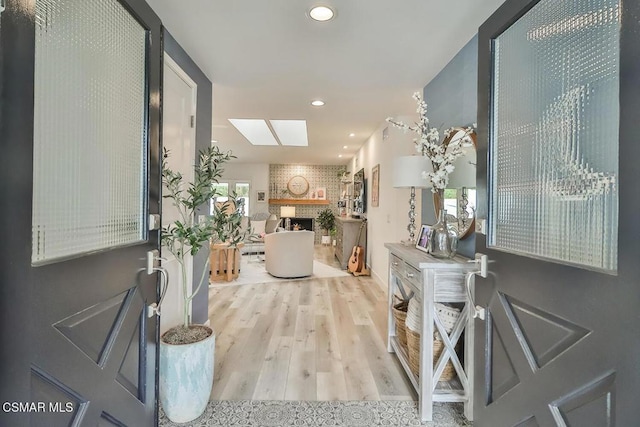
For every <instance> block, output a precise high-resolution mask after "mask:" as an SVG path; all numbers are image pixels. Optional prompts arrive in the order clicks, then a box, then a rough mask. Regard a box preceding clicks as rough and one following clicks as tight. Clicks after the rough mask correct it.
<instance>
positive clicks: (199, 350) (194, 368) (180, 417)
mask: <svg viewBox="0 0 640 427" xmlns="http://www.w3.org/2000/svg"><path fill="white" fill-rule="evenodd" d="M197 327H201V328H206V329H208V330H210V331H211V335H210V336H209V337H208V338H206V339H204V340H202V341H198V342H195V343H191V344H182V345H173V344H167V343H165V342H164V341H162V340H160V366H159V370H160V375H159V377H160V378H159V379H160V384H159V388H160V403H161V404H162V409H163V410H164V413H165V415H166V416H167V418H169V419H170V420H171V421H173V422H174V423H186V422H189V421H193V420H195V419H196V418H198V417H199V416H200V415H202V413H203V412H204V410H205V409H206V408H207V403H209V398H210V395H211V387H212V386H213V370H214V362H215V360H214V359H215V348H216V335H215V334H214V333H213V330H211V328H209V327H208V326H204V325H197Z"/></svg>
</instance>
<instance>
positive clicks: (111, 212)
mask: <svg viewBox="0 0 640 427" xmlns="http://www.w3.org/2000/svg"><path fill="white" fill-rule="evenodd" d="M35 32H36V34H35V36H36V56H35V112H34V115H35V119H34V120H35V124H34V183H33V186H34V188H33V220H32V222H33V242H32V243H33V247H32V262H33V263H35V264H37V263H42V262H49V261H51V260H55V259H60V258H67V257H71V256H77V255H80V254H84V253H87V252H92V251H96V250H100V249H105V248H112V247H117V246H123V245H130V244H133V243H135V242H139V241H141V240H144V238H145V233H146V230H145V226H146V215H145V212H146V196H145V195H146V180H147V167H146V164H147V158H146V156H147V143H146V130H145V129H146V104H147V102H146V99H147V94H146V89H145V88H146V82H145V71H146V59H145V58H146V31H145V29H144V28H142V27H141V26H140V24H139V23H138V22H137V21H136V20H135V19H134V18H133V17H132V16H131V14H130V13H129V12H127V11H126V10H125V9H124V8H123V7H122V5H121V4H120V3H119V2H118V1H117V0H107V1H103V0H83V1H71V0H37V1H36V28H35Z"/></svg>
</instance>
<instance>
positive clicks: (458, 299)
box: [385, 243, 474, 421]
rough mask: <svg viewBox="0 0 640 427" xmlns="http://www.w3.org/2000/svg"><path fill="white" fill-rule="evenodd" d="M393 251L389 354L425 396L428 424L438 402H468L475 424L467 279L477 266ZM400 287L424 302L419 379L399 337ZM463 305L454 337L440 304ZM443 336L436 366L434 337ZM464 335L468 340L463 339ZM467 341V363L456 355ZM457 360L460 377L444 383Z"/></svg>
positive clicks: (404, 249) (405, 249) (394, 246)
mask: <svg viewBox="0 0 640 427" xmlns="http://www.w3.org/2000/svg"><path fill="white" fill-rule="evenodd" d="M385 247H386V248H387V249H388V250H389V303H388V304H389V310H388V312H389V319H388V322H389V327H388V336H387V350H388V351H389V352H390V353H393V352H395V353H396V355H397V357H398V359H399V360H400V363H401V364H402V366H403V367H404V370H405V372H406V374H407V376H408V377H409V380H410V381H411V384H413V387H414V388H415V390H416V392H417V393H418V396H419V402H418V410H419V412H420V419H421V420H422V421H432V417H433V402H464V415H465V416H466V417H467V419H469V420H472V419H473V319H470V316H469V312H470V303H469V301H468V297H467V292H466V289H465V281H464V279H465V274H466V273H467V272H468V271H471V270H473V268H474V265H473V264H471V263H468V262H467V261H468V260H467V259H466V258H463V257H460V256H456V257H455V258H453V259H447V260H443V259H437V258H434V257H432V256H431V255H429V254H426V253H424V252H422V251H419V250H417V249H415V248H414V247H410V246H404V245H402V244H399V243H385ZM398 286H403V287H404V288H405V289H406V290H407V291H408V290H412V291H413V292H414V295H416V296H418V299H419V300H421V301H422V306H421V312H422V332H421V334H420V373H419V376H418V377H417V378H416V376H415V375H414V374H413V373H412V372H411V369H409V359H408V355H407V353H406V351H405V350H404V348H402V346H401V345H400V342H399V341H398V339H397V338H396V328H395V319H394V317H393V312H392V307H393V296H394V294H396V295H399V292H398ZM436 302H441V303H459V304H458V306H462V311H461V314H460V318H459V320H458V322H457V323H456V325H455V327H454V328H453V331H452V332H451V334H448V335H447V333H446V332H445V331H444V328H443V326H442V324H441V322H440V321H439V319H438V318H437V316H436V315H435V310H434V303H436ZM434 330H437V331H438V332H439V333H440V335H441V336H442V341H443V343H444V350H443V351H442V354H441V355H440V357H439V359H438V361H437V362H436V363H435V366H434V362H433V333H434ZM463 335H464V337H462V336H463ZM460 339H464V355H463V357H462V360H460V357H458V355H457V354H456V352H455V348H454V347H455V345H456V343H457V342H458V340H460ZM449 360H451V362H452V363H453V365H454V367H455V369H456V374H457V375H456V377H454V379H452V380H451V381H438V379H439V378H440V373H441V372H442V370H443V369H444V367H445V364H446V363H447V361H449Z"/></svg>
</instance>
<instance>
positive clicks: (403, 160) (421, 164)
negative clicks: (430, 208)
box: [393, 156, 433, 188]
mask: <svg viewBox="0 0 640 427" xmlns="http://www.w3.org/2000/svg"><path fill="white" fill-rule="evenodd" d="M432 170H433V168H432V167H431V161H430V160H429V158H427V157H425V156H402V157H396V158H395V159H393V186H394V187H395V188H408V187H416V188H430V187H431V182H430V181H429V180H427V179H424V178H422V172H431V171H432Z"/></svg>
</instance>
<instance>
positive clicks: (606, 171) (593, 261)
mask: <svg viewBox="0 0 640 427" xmlns="http://www.w3.org/2000/svg"><path fill="white" fill-rule="evenodd" d="M619 34H620V5H619V4H618V2H617V1H610V0H608V1H607V0H605V1H595V0H563V1H559V0H542V1H540V2H539V3H537V4H536V5H535V6H534V7H533V8H532V9H531V10H530V11H529V12H528V13H527V14H525V15H524V16H523V17H522V18H520V19H519V20H518V21H517V22H516V23H514V24H513V25H512V26H511V27H509V28H508V29H507V30H506V31H505V32H504V33H502V34H501V35H500V36H499V37H497V39H496V40H495V41H494V58H493V61H494V67H493V68H494V81H493V88H492V90H493V105H492V122H491V165H490V195H491V196H490V197H491V199H490V200H491V202H492V203H491V207H490V230H489V244H490V246H492V247H495V248H496V249H502V250H506V251H510V252H517V253H520V254H525V255H530V256H533V257H537V258H544V259H549V260H555V261H558V262H562V263H567V264H572V265H578V266H585V267H587V268H594V269H599V270H606V271H615V270H616V269H617V248H618V240H617V236H618V190H617V180H618V122H619V107H618V92H619V89H618V73H619V44H620V36H619Z"/></svg>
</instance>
